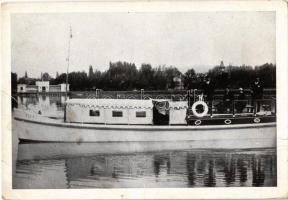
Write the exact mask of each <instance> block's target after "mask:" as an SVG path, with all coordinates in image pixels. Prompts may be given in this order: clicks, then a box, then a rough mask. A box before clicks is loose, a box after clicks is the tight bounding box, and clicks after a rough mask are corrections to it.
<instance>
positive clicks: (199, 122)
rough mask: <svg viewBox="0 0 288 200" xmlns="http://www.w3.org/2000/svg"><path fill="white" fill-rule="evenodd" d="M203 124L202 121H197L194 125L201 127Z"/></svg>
mask: <svg viewBox="0 0 288 200" xmlns="http://www.w3.org/2000/svg"><path fill="white" fill-rule="evenodd" d="M201 123H202V121H201V120H200V119H197V120H196V121H195V122H194V124H195V125H196V126H199V125H200V124H201Z"/></svg>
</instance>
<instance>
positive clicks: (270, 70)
mask: <svg viewBox="0 0 288 200" xmlns="http://www.w3.org/2000/svg"><path fill="white" fill-rule="evenodd" d="M41 76H42V78H41V79H42V80H44V81H50V84H51V85H57V84H60V83H65V82H66V73H62V74H60V75H59V74H58V73H56V77H55V78H53V77H51V76H50V75H49V74H48V73H43V74H42V75H41ZM207 77H209V78H210V80H211V81H212V82H213V84H214V86H215V88H219V89H221V88H226V87H229V88H239V87H243V88H249V87H250V85H251V83H253V81H254V80H255V79H256V77H259V78H260V80H261V83H262V85H263V87H265V88H275V87H276V66H275V65H274V64H271V63H266V64H263V65H261V66H255V67H252V66H246V65H242V66H233V65H229V66H224V64H223V62H221V64H220V65H219V66H215V67H213V68H212V69H210V70H209V71H208V72H206V73H197V72H196V71H195V70H194V69H193V68H191V69H188V70H187V71H186V72H185V73H181V72H180V71H179V70H178V69H177V68H176V67H174V66H165V65H162V66H157V67H152V66H151V64H146V63H144V64H142V65H141V66H140V68H139V69H138V68H137V67H136V65H135V64H134V63H129V62H120V61H118V62H110V63H109V69H108V70H106V71H103V72H101V71H99V70H97V69H95V68H94V69H93V67H92V66H89V70H88V73H86V72H85V71H77V72H70V73H69V75H68V82H69V84H70V90H72V91H77V90H95V89H96V88H97V89H103V90H118V91H121V90H122V91H123V90H139V89H145V90H167V89H175V88H176V87H177V86H179V82H182V83H183V86H184V89H196V88H197V89H198V88H200V89H201V85H202V83H203V81H204V80H205V79H207ZM37 80H40V79H35V78H29V77H28V74H27V73H25V76H24V77H21V78H19V79H17V74H16V73H12V79H11V81H12V89H15V84H16V83H24V84H31V85H32V84H35V81H37ZM13 85H14V87H13Z"/></svg>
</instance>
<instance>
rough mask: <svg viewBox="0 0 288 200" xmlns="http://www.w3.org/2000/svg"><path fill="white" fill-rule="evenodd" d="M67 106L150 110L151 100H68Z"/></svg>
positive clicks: (151, 106)
mask: <svg viewBox="0 0 288 200" xmlns="http://www.w3.org/2000/svg"><path fill="white" fill-rule="evenodd" d="M66 104H67V106H75V105H76V106H80V107H85V108H87V107H90V108H127V109H128V108H130V109H135V108H139V109H152V108H153V103H152V100H150V99H149V100H136V99H68V100H67V101H66Z"/></svg>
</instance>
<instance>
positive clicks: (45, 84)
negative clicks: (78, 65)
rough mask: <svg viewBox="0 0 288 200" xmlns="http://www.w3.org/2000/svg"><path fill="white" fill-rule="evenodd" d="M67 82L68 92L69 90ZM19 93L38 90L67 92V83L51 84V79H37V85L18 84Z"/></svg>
mask: <svg viewBox="0 0 288 200" xmlns="http://www.w3.org/2000/svg"><path fill="white" fill-rule="evenodd" d="M69 90H70V89H69V84H67V92H69ZM17 92H18V93H37V92H43V93H45V92H66V83H61V84H58V85H50V83H49V81H36V83H35V85H27V84H17Z"/></svg>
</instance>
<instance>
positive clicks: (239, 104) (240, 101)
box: [235, 88, 246, 113]
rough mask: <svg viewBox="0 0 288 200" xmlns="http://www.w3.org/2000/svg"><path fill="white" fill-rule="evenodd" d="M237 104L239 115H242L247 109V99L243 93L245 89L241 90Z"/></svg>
mask: <svg viewBox="0 0 288 200" xmlns="http://www.w3.org/2000/svg"><path fill="white" fill-rule="evenodd" d="M237 100H238V101H237V103H236V104H235V107H236V110H237V113H242V112H243V109H244V108H245V107H246V98H245V94H244V91H243V88H239V95H238V98H237Z"/></svg>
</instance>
